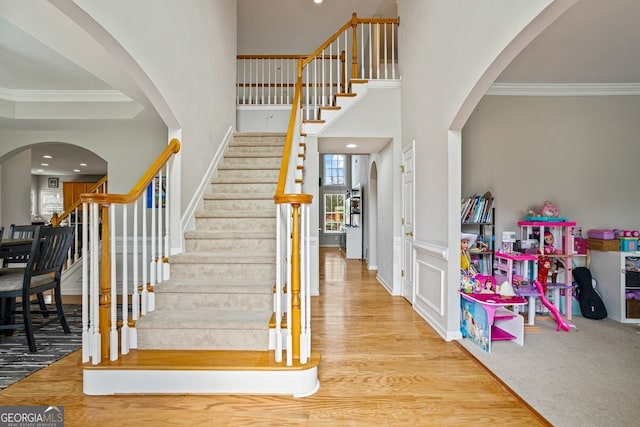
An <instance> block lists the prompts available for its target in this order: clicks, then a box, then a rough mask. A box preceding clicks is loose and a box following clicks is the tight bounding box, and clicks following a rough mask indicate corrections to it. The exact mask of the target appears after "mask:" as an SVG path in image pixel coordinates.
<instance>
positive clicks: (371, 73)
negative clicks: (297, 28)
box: [236, 13, 400, 120]
mask: <svg viewBox="0 0 640 427" xmlns="http://www.w3.org/2000/svg"><path fill="white" fill-rule="evenodd" d="M399 24H400V20H399V18H358V17H357V15H356V14H355V13H354V14H353V15H352V17H351V19H350V20H349V21H348V22H347V23H345V24H344V25H343V26H342V28H340V29H339V30H338V31H337V32H336V33H335V34H333V35H332V36H331V37H330V38H329V39H328V40H327V41H326V42H324V43H323V44H322V45H320V47H318V49H316V50H315V51H314V52H313V53H312V54H311V55H309V56H308V57H302V56H301V55H239V56H238V63H237V83H236V102H237V103H238V105H282V104H289V103H290V100H291V90H292V89H293V88H294V87H295V84H296V79H297V77H298V76H297V75H296V73H295V72H296V70H297V67H296V66H294V63H295V62H296V61H298V60H299V59H300V58H304V63H303V67H304V74H303V76H302V78H303V80H302V88H303V91H302V93H301V99H302V105H303V106H304V107H303V119H304V120H316V119H318V117H319V109H320V108H321V107H327V106H333V105H335V101H334V97H335V95H336V94H338V93H348V92H350V91H351V88H350V84H349V83H350V82H351V81H352V80H353V79H365V80H388V79H393V80H395V79H398V78H399V77H400V76H399V73H398V69H397V59H398V37H397V34H398V31H397V30H398V25H399Z"/></svg>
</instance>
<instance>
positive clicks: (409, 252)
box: [401, 143, 414, 304]
mask: <svg viewBox="0 0 640 427" xmlns="http://www.w3.org/2000/svg"><path fill="white" fill-rule="evenodd" d="M413 151H414V149H413V143H412V144H411V146H410V147H408V148H407V149H405V150H404V151H403V152H402V166H403V174H402V272H401V275H402V296H403V297H404V298H406V299H407V300H408V301H409V302H411V303H412V304H413V294H414V292H413V241H414V237H413V213H414V212H413V211H414V209H413V197H414V181H413Z"/></svg>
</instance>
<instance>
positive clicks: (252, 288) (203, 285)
mask: <svg viewBox="0 0 640 427" xmlns="http://www.w3.org/2000/svg"><path fill="white" fill-rule="evenodd" d="M273 285H274V281H273V280H257V279H253V280H250V279H243V280H241V281H240V280H228V279H218V278H213V277H201V278H197V279H192V280H189V279H182V280H168V281H166V282H162V283H158V284H156V285H155V286H154V287H153V292H154V293H156V294H162V293H173V292H179V293H181V294H215V293H221V294H222V293H238V294H268V295H273Z"/></svg>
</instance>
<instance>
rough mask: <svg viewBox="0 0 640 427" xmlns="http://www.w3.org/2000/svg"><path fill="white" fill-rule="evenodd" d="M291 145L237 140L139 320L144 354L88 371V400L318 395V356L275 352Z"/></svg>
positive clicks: (267, 137)
mask: <svg viewBox="0 0 640 427" xmlns="http://www.w3.org/2000/svg"><path fill="white" fill-rule="evenodd" d="M284 142H285V134H273V133H269V134H264V133H263V134H260V133H256V134H236V135H234V137H233V140H232V141H231V142H230V144H229V147H228V150H227V152H226V153H225V155H224V158H223V160H222V162H221V164H220V165H219V166H218V168H217V176H216V177H215V178H213V179H212V181H211V187H210V191H209V192H208V193H206V194H205V195H204V197H203V201H202V208H203V209H202V210H201V211H199V212H197V213H196V230H195V231H188V232H186V233H185V235H184V238H185V252H184V253H181V254H178V255H174V256H171V257H170V258H169V263H170V265H171V279H170V280H167V281H164V282H161V283H157V284H156V285H155V286H154V290H153V291H154V295H155V310H154V311H152V312H150V313H148V314H147V315H145V316H142V317H141V318H140V319H139V320H137V322H136V330H137V350H131V352H130V353H129V354H127V355H123V356H122V357H121V358H120V359H118V360H117V361H114V362H108V361H107V362H103V363H101V364H100V365H96V366H89V365H85V366H84V392H85V393H86V394H92V395H103V394H115V393H121V394H137V393H224V394H233V393H243V394H291V395H294V396H306V395H309V394H313V393H315V391H316V390H317V389H318V379H317V378H318V377H317V366H318V364H319V356H318V355H312V357H311V358H310V360H309V362H308V363H307V364H305V365H301V364H300V363H299V362H294V364H293V365H292V366H287V365H286V364H285V363H284V362H275V356H274V352H273V351H272V350H270V348H269V347H270V329H269V328H270V327H269V323H270V320H271V319H272V316H273V314H274V286H275V279H276V277H275V275H276V254H275V252H276V212H277V210H276V205H275V203H274V199H273V196H274V194H275V192H276V183H277V180H278V174H279V170H280V163H281V160H282V153H283V148H284ZM272 323H273V322H272ZM271 334H272V335H273V331H272V332H271Z"/></svg>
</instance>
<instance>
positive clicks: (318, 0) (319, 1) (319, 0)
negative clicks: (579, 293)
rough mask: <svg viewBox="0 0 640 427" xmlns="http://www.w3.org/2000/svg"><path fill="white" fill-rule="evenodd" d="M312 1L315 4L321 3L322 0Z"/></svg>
mask: <svg viewBox="0 0 640 427" xmlns="http://www.w3.org/2000/svg"><path fill="white" fill-rule="evenodd" d="M313 2H314V3H315V4H320V3H322V0H313Z"/></svg>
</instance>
